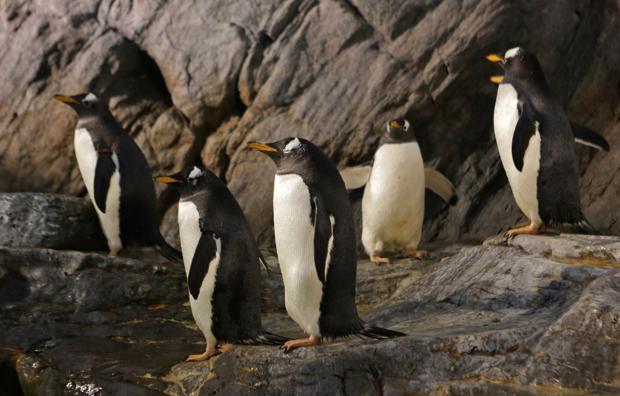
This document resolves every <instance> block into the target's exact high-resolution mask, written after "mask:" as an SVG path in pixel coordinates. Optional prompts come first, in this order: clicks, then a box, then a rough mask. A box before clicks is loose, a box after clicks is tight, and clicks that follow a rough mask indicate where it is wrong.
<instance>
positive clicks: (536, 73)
mask: <svg viewBox="0 0 620 396" xmlns="http://www.w3.org/2000/svg"><path fill="white" fill-rule="evenodd" d="M487 60H489V61H491V62H494V63H497V64H499V65H500V66H501V67H502V69H504V75H503V76H493V77H491V81H492V82H494V83H496V84H500V83H502V82H503V81H504V80H507V82H510V83H513V84H516V85H519V84H528V83H546V80H545V74H544V72H543V70H542V67H541V66H540V62H538V59H537V58H536V55H534V54H533V53H531V52H529V51H528V50H526V49H524V48H521V47H515V48H511V49H509V50H508V51H506V53H505V54H504V56H503V57H502V56H500V55H496V54H491V55H488V56H487Z"/></svg>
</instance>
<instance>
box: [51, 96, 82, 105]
mask: <svg viewBox="0 0 620 396" xmlns="http://www.w3.org/2000/svg"><path fill="white" fill-rule="evenodd" d="M54 99H56V100H57V101H59V102H62V103H65V104H68V105H71V104H80V101H78V100H77V99H74V98H72V97H71V96H66V95H54Z"/></svg>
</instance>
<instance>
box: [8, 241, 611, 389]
mask: <svg viewBox="0 0 620 396" xmlns="http://www.w3.org/2000/svg"><path fill="white" fill-rule="evenodd" d="M135 257H136V258H111V257H107V256H105V255H102V254H98V253H82V252H77V251H59V250H51V249H43V248H25V247H5V248H1V249H0V307H1V309H2V316H1V317H0V345H1V346H2V348H1V349H0V384H1V386H2V388H3V389H2V391H3V392H2V394H8V395H11V394H15V395H19V394H88V395H95V394H132V395H147V394H161V393H165V394H170V395H190V394H191V395H196V394H199V395H202V394H211V393H214V392H217V391H225V392H226V394H229V393H234V394H255V393H259V394H291V393H292V392H295V393H296V394H299V395H306V394H307V395H317V394H355V395H360V394H369V395H370V394H403V393H411V394H440V395H446V394H450V395H460V394H493V395H498V394H511V395H512V394H516V395H530V394H548V393H549V392H557V393H559V394H574V393H576V392H580V391H587V392H609V393H616V392H620V386H619V385H618V384H619V383H620V382H619V380H620V374H619V373H620V371H619V370H618V356H620V308H619V307H620V274H619V273H618V268H619V267H620V261H619V259H620V238H616V237H603V236H600V237H599V236H597V237H586V236H580V235H558V236H519V237H516V238H514V239H512V240H510V241H508V240H505V239H502V238H495V239H492V240H488V241H487V242H486V243H485V244H483V245H481V246H456V245H453V246H449V247H445V248H442V249H438V250H435V251H434V253H433V254H432V255H431V257H430V258H429V259H428V260H425V261H409V260H402V261H397V262H395V263H394V264H392V265H389V266H381V267H378V266H375V265H373V264H371V263H369V262H368V261H365V260H361V261H360V263H359V274H358V302H359V304H360V305H359V306H360V311H361V312H362V314H363V316H364V317H365V318H366V319H367V320H368V321H371V322H374V323H376V324H379V325H382V326H386V327H390V328H393V329H396V330H400V331H403V332H406V333H407V334H409V336H407V337H403V338H399V339H393V340H388V341H381V342H378V341H371V340H362V339H357V338H351V339H346V340H336V341H335V342H331V343H327V344H324V345H322V346H320V347H316V348H311V349H303V350H296V351H293V352H291V353H288V354H284V353H283V352H282V351H280V350H279V349H277V348H274V347H262V346H246V347H241V346H236V347H233V348H232V349H231V350H230V351H228V352H226V353H225V354H222V355H220V356H217V357H215V358H213V359H211V360H210V361H208V362H202V363H186V362H183V359H184V357H185V356H186V355H187V354H189V353H194V352H198V351H200V350H201V349H202V348H203V344H202V336H201V334H200V333H199V332H198V331H197V329H196V327H195V325H194V324H193V321H192V318H191V314H190V312H189V308H188V306H187V304H186V300H187V296H186V291H185V285H184V275H183V272H182V268H180V266H178V265H173V264H169V263H166V262H165V261H163V260H161V259H160V258H158V257H157V256H156V255H155V254H152V253H151V252H149V251H146V252H137V253H136V254H135ZM269 261H270V265H271V266H272V267H274V268H275V264H276V263H275V259H274V258H272V259H270V260H269ZM264 290H265V293H264V300H265V303H264V311H265V316H264V318H265V319H264V322H265V327H267V328H268V329H271V330H273V331H276V332H280V333H283V334H286V335H289V336H295V335H300V333H299V330H298V328H297V327H296V326H295V324H294V323H292V322H291V320H290V319H288V317H287V316H286V314H285V313H284V309H283V304H282V284H281V280H280V278H279V274H277V273H275V274H271V275H269V276H268V275H267V274H265V282H264Z"/></svg>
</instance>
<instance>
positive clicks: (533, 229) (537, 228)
mask: <svg viewBox="0 0 620 396" xmlns="http://www.w3.org/2000/svg"><path fill="white" fill-rule="evenodd" d="M546 228H547V227H546V226H545V225H544V224H536V223H534V222H532V221H530V223H529V224H526V225H523V226H521V227H513V228H511V229H509V230H508V231H506V236H507V237H508V238H512V237H514V236H516V235H537V234H540V233H541V232H544V231H545V229H546Z"/></svg>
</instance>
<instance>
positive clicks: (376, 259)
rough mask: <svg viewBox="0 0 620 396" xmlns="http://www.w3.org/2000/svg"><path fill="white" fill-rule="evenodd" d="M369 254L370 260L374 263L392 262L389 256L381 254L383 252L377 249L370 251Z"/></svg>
mask: <svg viewBox="0 0 620 396" xmlns="http://www.w3.org/2000/svg"><path fill="white" fill-rule="evenodd" d="M368 256H369V257H370V261H372V262H373V263H375V264H377V265H381V264H389V263H390V259H389V258H387V257H383V256H381V254H380V253H379V252H377V251H374V252H370V254H369V255H368Z"/></svg>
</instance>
